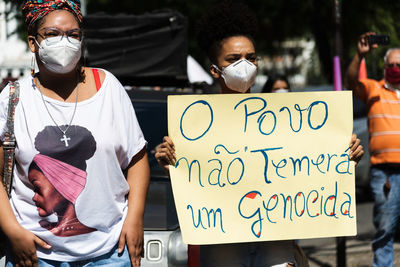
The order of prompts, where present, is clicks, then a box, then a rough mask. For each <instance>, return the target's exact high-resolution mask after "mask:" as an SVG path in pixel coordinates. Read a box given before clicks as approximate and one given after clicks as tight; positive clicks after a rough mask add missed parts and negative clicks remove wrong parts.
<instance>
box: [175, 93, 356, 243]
mask: <svg viewBox="0 0 400 267" xmlns="http://www.w3.org/2000/svg"><path fill="white" fill-rule="evenodd" d="M352 128H353V112H352V97H351V92H349V91H345V92H309V93H286V94H233V95H190V96H169V97H168V131H169V136H170V138H171V139H172V140H173V142H174V144H175V149H176V155H177V156H176V157H177V163H176V165H175V166H170V173H171V181H172V186H173V194H174V199H175V205H176V208H177V213H178V219H179V223H180V227H181V230H182V236H183V241H184V242H185V243H188V244H217V243H234V242H250V241H266V240H284V239H302V238H316V237H332V236H348V235H356V201H355V176H354V162H352V161H350V159H349V156H348V154H349V144H350V140H351V135H352Z"/></svg>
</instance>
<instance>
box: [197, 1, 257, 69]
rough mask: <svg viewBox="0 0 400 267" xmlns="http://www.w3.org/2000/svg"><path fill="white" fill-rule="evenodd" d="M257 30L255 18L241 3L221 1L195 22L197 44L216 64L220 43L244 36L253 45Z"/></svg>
mask: <svg viewBox="0 0 400 267" xmlns="http://www.w3.org/2000/svg"><path fill="white" fill-rule="evenodd" d="M257 30H258V22H257V17H256V15H255V14H254V12H253V11H251V10H250V9H249V7H248V6H247V5H245V4H243V3H239V2H232V1H231V0H227V1H223V2H222V3H219V4H217V5H215V6H214V7H212V8H210V11H207V13H205V14H204V15H203V16H202V17H201V18H200V19H199V21H198V22H197V42H198V44H199V46H200V47H201V48H202V49H203V50H204V51H205V52H206V53H207V55H208V57H209V58H210V60H211V62H213V63H216V57H217V54H218V52H219V51H218V50H219V49H220V48H221V41H223V40H224V39H226V38H228V37H232V36H246V37H248V38H249V39H250V40H251V41H252V42H253V44H254V37H255V35H256V33H257Z"/></svg>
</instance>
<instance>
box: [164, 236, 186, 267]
mask: <svg viewBox="0 0 400 267" xmlns="http://www.w3.org/2000/svg"><path fill="white" fill-rule="evenodd" d="M187 250H188V248H187V245H186V244H185V243H183V241H182V234H181V230H180V229H178V230H176V231H174V232H173V233H172V234H171V235H170V238H169V243H168V266H171V267H178V266H187V260H188V254H187Z"/></svg>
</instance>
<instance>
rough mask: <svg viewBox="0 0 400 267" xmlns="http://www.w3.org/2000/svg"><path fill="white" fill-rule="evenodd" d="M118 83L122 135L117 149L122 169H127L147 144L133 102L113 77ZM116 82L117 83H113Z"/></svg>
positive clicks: (119, 117)
mask: <svg viewBox="0 0 400 267" xmlns="http://www.w3.org/2000/svg"><path fill="white" fill-rule="evenodd" d="M113 78H114V79H115V81H116V82H117V83H118V85H117V86H116V87H118V88H115V92H118V93H116V95H119V97H118V98H119V99H117V98H116V99H115V101H116V102H114V104H115V106H116V108H117V109H118V116H117V117H116V118H117V119H118V120H119V122H118V123H117V125H118V128H119V129H118V130H119V131H120V132H119V136H120V142H121V143H120V149H119V151H117V155H118V159H119V162H120V166H121V168H122V169H126V168H127V167H128V165H129V163H130V162H131V160H132V158H133V157H134V156H135V155H136V154H137V153H138V152H139V151H140V150H142V148H143V147H145V146H146V145H147V142H146V140H145V139H144V136H143V133H142V130H141V128H140V126H139V122H138V120H137V117H136V113H135V110H134V108H133V105H132V102H131V100H130V98H129V96H128V94H127V92H126V91H125V89H124V88H123V86H122V85H121V83H119V81H118V80H117V79H116V78H115V77H113ZM113 84H115V83H113Z"/></svg>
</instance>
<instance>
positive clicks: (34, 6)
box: [22, 0, 82, 29]
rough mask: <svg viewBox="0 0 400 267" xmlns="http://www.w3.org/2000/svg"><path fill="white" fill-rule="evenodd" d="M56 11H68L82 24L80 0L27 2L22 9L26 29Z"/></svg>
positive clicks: (38, 0)
mask: <svg viewBox="0 0 400 267" xmlns="http://www.w3.org/2000/svg"><path fill="white" fill-rule="evenodd" d="M58 9H64V10H67V11H70V12H71V13H72V14H74V15H75V17H76V18H77V19H78V21H79V22H82V13H81V1H80V0H52V1H51V0H30V1H29V0H28V1H26V2H25V4H24V6H23V8H22V12H23V14H24V17H25V24H26V26H27V28H28V29H30V28H31V27H32V25H33V24H35V22H36V21H37V20H39V19H41V18H43V17H44V16H46V15H47V14H49V13H50V12H52V11H54V10H58Z"/></svg>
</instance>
